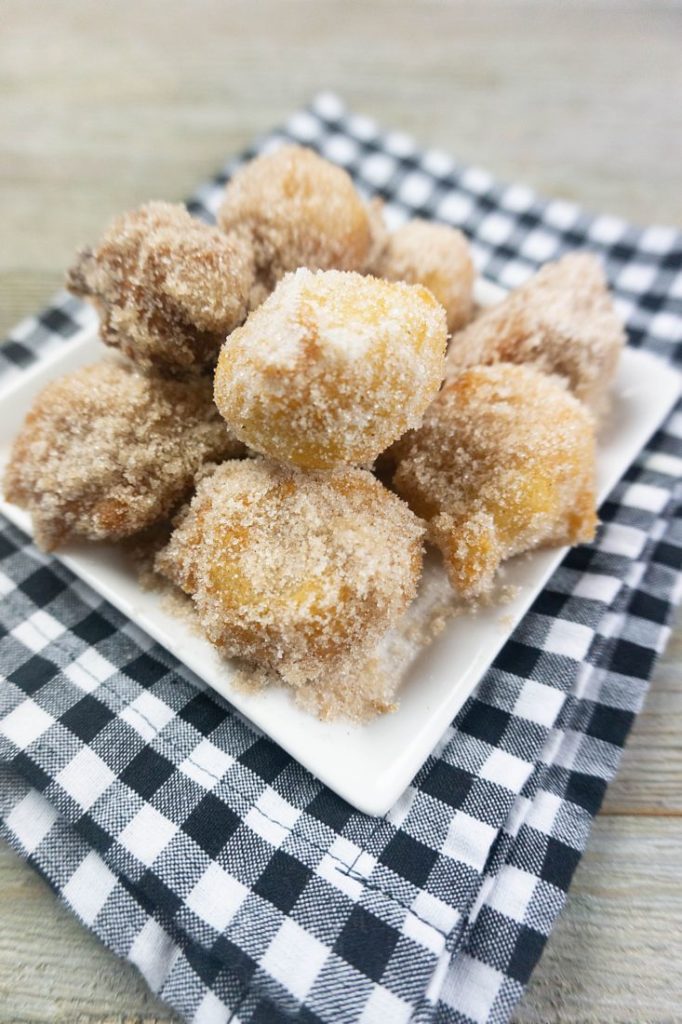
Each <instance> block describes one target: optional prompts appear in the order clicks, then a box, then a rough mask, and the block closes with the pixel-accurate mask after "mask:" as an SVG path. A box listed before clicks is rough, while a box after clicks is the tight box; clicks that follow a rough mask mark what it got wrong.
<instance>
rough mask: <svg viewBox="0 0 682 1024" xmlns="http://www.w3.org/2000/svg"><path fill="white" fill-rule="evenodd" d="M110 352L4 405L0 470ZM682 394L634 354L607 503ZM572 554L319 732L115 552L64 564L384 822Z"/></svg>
mask: <svg viewBox="0 0 682 1024" xmlns="http://www.w3.org/2000/svg"><path fill="white" fill-rule="evenodd" d="M502 294H504V293H503V292H502V291H501V290H500V289H499V288H497V287H496V286H495V285H492V284H490V283H488V282H485V281H479V282H478V285H477V296H476V297H477V299H478V301H479V302H480V303H481V304H484V305H489V304H491V303H492V302H495V301H497V300H498V299H499V298H500V296H501V295H502ZM102 351H103V346H102V344H101V342H100V341H99V340H98V338H97V333H96V329H95V328H94V327H87V328H84V329H83V330H82V331H81V332H79V333H78V334H76V335H74V337H73V338H71V339H70V340H69V341H65V342H64V345H63V347H62V348H60V349H59V351H57V352H55V353H52V354H51V355H50V356H49V357H46V358H45V359H43V360H42V361H40V362H39V364H38V365H37V366H36V367H34V368H33V369H31V370H28V371H27V372H26V373H24V374H23V375H22V377H21V379H20V380H19V382H18V383H17V384H15V385H14V386H13V387H10V388H8V389H6V390H5V391H4V392H2V394H1V395H0V423H2V437H1V438H0V470H2V469H4V466H5V464H6V461H7V458H8V455H9V448H10V445H11V442H12V439H13V437H14V435H15V434H16V433H17V431H18V430H19V428H20V426H21V423H22V421H23V418H24V415H25V413H26V411H27V409H28V407H29V404H30V402H31V401H32V399H33V397H34V395H35V394H36V393H37V392H38V391H39V390H40V389H41V388H42V387H43V386H44V385H45V384H46V383H47V382H48V381H49V380H52V379H53V378H54V377H57V376H60V375H62V374H64V373H67V372H69V371H70V370H74V369H76V368H77V367H78V366H82V365H83V364H84V363H89V362H93V361H94V360H96V359H98V358H99V357H100V356H101V355H102ZM679 392H680V378H679V377H678V375H677V374H676V373H675V372H674V371H673V370H671V369H670V368H669V367H667V366H666V365H665V364H663V363H662V362H660V361H659V360H657V359H655V358H654V357H652V356H650V355H648V354H646V353H644V352H639V351H636V350H634V349H627V350H626V351H625V353H624V355H623V358H622V360H621V365H620V370H619V373H618V378H617V381H616V385H615V399H614V403H613V410H612V414H611V416H610V418H609V421H608V423H607V424H606V425H605V427H604V429H603V430H602V434H601V437H600V445H599V457H598V480H599V496H600V500H603V499H604V498H605V497H606V496H607V494H608V493H609V491H610V490H611V489H612V488H613V486H614V485H615V484H616V483H617V481H618V480H619V479H620V477H621V476H622V475H623V473H624V472H625V470H626V469H627V467H628V466H629V465H630V463H631V462H632V461H633V459H634V458H635V457H636V455H637V454H638V452H639V451H640V449H641V448H642V447H643V445H644V444H645V443H646V441H647V440H648V439H649V437H650V436H651V434H652V433H653V432H654V430H655V429H656V427H658V426H659V424H660V423H661V422H662V421H663V419H664V418H665V416H666V414H667V413H668V411H669V410H670V409H671V407H672V405H673V404H674V402H675V400H676V398H677V396H678V394H679ZM0 510H2V512H4V514H5V515H6V516H7V517H8V519H11V520H12V522H14V523H15V524H16V525H17V526H19V527H20V528H21V529H22V530H24V531H25V532H26V533H28V534H30V533H31V521H30V517H29V516H28V515H27V514H26V513H25V512H23V511H22V510H21V509H18V508H16V507H15V506H14V505H9V504H7V503H6V502H2V503H0ZM565 553H566V549H565V548H561V549H556V548H555V549H552V550H546V551H538V552H535V553H533V554H532V555H531V556H529V557H528V556H527V557H525V558H519V559H515V560H513V561H512V562H510V563H509V564H508V567H507V572H506V576H505V581H506V582H507V583H509V584H511V585H512V587H516V588H518V590H517V593H516V596H515V597H514V599H513V600H512V601H510V602H508V603H506V604H505V605H504V606H503V607H498V608H489V609H485V610H481V611H479V612H478V613H477V614H475V615H474V614H464V615H461V616H460V617H458V618H455V619H452V620H451V621H450V622H448V624H447V625H446V628H445V630H444V631H443V632H442V633H441V635H440V636H439V637H438V639H437V640H436V641H435V642H434V643H433V644H432V645H431V646H430V647H429V648H428V649H427V650H425V651H423V652H421V653H420V654H419V656H418V657H417V658H416V659H415V661H414V662H413V664H412V665H411V667H410V668H409V669H408V672H407V674H406V677H405V680H404V683H403V685H402V686H401V689H400V692H399V695H398V696H399V699H400V707H399V709H398V711H397V712H395V713H394V714H389V715H384V716H383V717H381V718H378V719H376V720H374V721H372V722H370V723H369V724H367V725H352V724H349V723H347V722H320V721H318V720H317V719H315V718H313V717H312V716H311V715H309V714H307V713H306V712H304V711H302V710H301V709H300V708H299V707H297V705H296V704H295V703H294V701H293V700H292V698H291V696H290V695H289V693H287V691H286V690H285V689H284V688H275V687H273V688H270V689H267V690H265V691H262V692H260V693H255V694H254V693H245V692H243V691H242V690H239V689H236V688H235V687H234V686H233V685H232V682H231V677H232V674H233V669H232V667H231V665H230V662H229V661H226V660H224V659H222V658H221V657H220V656H219V655H218V654H217V652H216V651H215V650H214V648H213V647H211V645H210V644H209V643H208V642H207V641H206V640H203V639H202V638H201V637H199V636H197V635H196V634H194V633H193V632H192V631H191V628H190V627H189V625H187V624H185V623H184V622H183V620H181V619H179V618H177V617H175V616H173V615H171V614H169V613H168V612H167V611H164V609H163V607H162V598H161V597H160V596H159V595H158V594H155V593H150V592H147V591H143V590H142V589H141V588H140V586H139V584H138V582H137V578H136V575H135V572H134V571H133V569H132V568H131V566H130V565H129V564H128V563H127V562H126V561H124V559H123V558H122V556H121V554H120V552H119V551H118V550H117V548H116V547H115V546H114V545H92V546H89V545H87V544H78V545H76V544H73V545H70V546H69V547H68V548H65V549H64V551H63V552H62V553H60V554H59V556H58V557H59V558H60V559H61V561H62V562H64V564H65V565H67V566H68V567H69V569H71V570H72V571H73V572H74V573H76V574H77V575H78V576H80V577H81V578H82V579H83V580H85V582H86V583H88V584H90V586H91V587H93V588H94V589H95V590H97V591H98V592H99V593H100V594H101V595H102V596H103V597H104V598H106V599H107V600H108V601H110V602H111V603H112V604H113V605H115V606H116V607H117V608H119V609H120V610H121V611H122V612H123V613H124V614H125V615H126V616H128V618H130V619H131V620H132V621H133V622H135V623H136V624H137V625H138V626H140V627H141V628H142V629H144V630H145V631H146V632H147V633H149V634H150V635H151V636H152V637H153V638H154V639H155V640H157V641H158V642H159V643H160V644H162V645H163V646H164V647H166V648H167V649H168V650H169V651H171V652H172V653H173V654H174V655H175V656H176V657H177V658H178V659H179V660H180V661H182V662H184V664H185V665H187V666H188V668H190V669H192V670H193V671H194V672H195V673H196V674H197V675H198V676H200V677H201V678H202V679H204V680H205V681H206V682H207V683H208V684H209V685H210V686H212V687H213V689H215V690H216V691H217V692H218V693H220V694H221V695H222V696H223V697H225V698H226V699H227V700H228V701H230V703H231V704H232V705H234V707H236V708H237V709H238V710H239V711H241V712H242V714H244V715H245V716H246V717H247V718H249V719H250V720H251V721H252V722H254V723H255V725H257V726H258V727H259V728H260V729H262V730H263V732H264V733H266V734H267V735H268V736H270V737H271V738H272V739H273V740H275V741H276V742H277V743H279V744H280V745H281V746H282V747H284V749H285V750H287V751H288V752H289V753H290V754H291V755H292V757H295V758H296V759H297V760H298V761H300V763H301V764H302V765H304V766H305V767H306V768H308V769H309V770H310V771H311V772H312V773H313V774H314V775H316V776H317V777H318V778H319V779H320V780H321V781H322V782H324V783H325V784H326V785H327V786H329V787H330V788H331V789H333V790H334V791H335V792H336V793H338V794H339V795H340V796H342V797H343V798H344V799H345V800H347V801H348V802H349V803H350V804H352V805H353V806H354V807H357V808H358V809H359V810H361V811H364V812H365V813H367V814H384V813H386V811H387V810H388V809H389V808H390V807H391V806H392V805H393V803H395V801H396V800H397V798H398V797H399V796H400V794H401V793H402V792H403V790H404V789H405V787H406V786H407V785H408V784H409V782H410V780H411V779H412V778H413V777H414V775H415V774H416V773H417V771H418V770H419V768H420V767H421V766H422V764H423V763H424V761H425V760H426V758H427V757H428V755H429V754H430V752H431V750H432V749H433V748H434V746H435V745H436V743H437V742H438V740H439V739H440V737H441V736H442V735H443V733H444V732H445V730H446V729H447V727H448V725H449V724H450V723H451V722H452V720H453V718H454V716H455V715H456V714H457V712H458V711H459V709H460V708H461V706H462V704H463V703H464V701H465V700H466V698H467V697H468V696H469V695H470V694H471V692H472V691H473V689H474V688H475V686H476V684H477V683H478V681H479V679H480V678H481V677H482V675H483V674H484V672H485V671H486V669H487V668H488V666H489V665H490V663H491V662H492V660H493V658H494V657H495V655H496V654H497V652H498V651H499V650H500V648H501V647H502V646H503V644H504V643H505V641H506V640H507V639H508V638H509V636H510V635H511V633H512V632H513V630H514V628H515V626H516V625H517V623H518V622H519V620H520V619H521V618H522V617H523V615H524V614H525V612H526V611H527V609H528V608H529V606H530V605H531V604H532V602H533V600H534V599H535V597H536V596H537V595H538V594H539V593H540V591H541V590H542V588H543V586H544V584H545V582H546V581H547V579H548V578H549V577H550V576H551V574H552V572H553V571H554V569H555V568H556V567H557V566H558V565H559V563H560V562H561V560H562V558H563V557H564V555H565Z"/></svg>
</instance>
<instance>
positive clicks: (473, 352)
mask: <svg viewBox="0 0 682 1024" xmlns="http://www.w3.org/2000/svg"><path fill="white" fill-rule="evenodd" d="M624 341H625V335H624V332H623V325H622V323H621V321H620V319H619V317H618V315H617V313H616V311H615V309H614V307H613V302H612V300H611V297H610V295H609V292H608V289H607V284H606V279H605V277H604V272H603V270H602V268H601V264H600V263H599V260H598V259H597V258H596V257H595V256H592V255H590V254H589V253H584V252H575V253H569V254H568V255H567V256H564V257H563V258H562V259H560V260H559V261H558V262H556V263H547V264H546V265H545V266H544V267H543V268H542V269H541V270H540V271H539V272H538V273H537V274H535V276H534V277H532V278H531V279H530V280H529V281H528V282H527V283H526V284H524V285H522V286H521V287H520V288H517V289H516V290H515V291H513V292H512V293H511V294H510V295H509V296H508V297H507V298H506V299H503V301H502V302H500V303H498V304H497V305H495V306H492V307H490V308H489V309H486V310H484V311H483V312H482V313H481V315H480V316H478V317H477V318H476V320H474V322H473V323H472V324H470V326H469V327H466V328H465V329H464V330H463V331H460V332H459V333H458V334H456V335H455V336H454V337H453V339H452V341H451V342H450V348H449V350H448V358H447V369H446V376H447V377H448V378H451V377H453V376H456V375H457V374H458V373H459V372H460V371H461V370H462V369H463V368H464V367H465V366H474V365H478V364H482V363H496V362H510V363H529V364H532V365H533V366H536V367H537V368H538V369H539V370H543V371H544V372H545V373H554V374H558V375H559V376H560V377H563V378H564V379H565V380H566V381H567V383H568V386H569V388H570V389H571V391H572V392H573V393H574V394H575V395H576V396H577V397H578V398H579V399H580V400H581V401H583V402H585V403H586V405H589V406H590V408H591V409H592V411H593V412H594V413H595V415H602V414H603V413H604V412H605V410H606V409H607V408H608V392H609V388H610V386H611V384H612V382H613V378H614V376H615V373H616V368H617V366H618V359H619V356H620V353H621V349H622V347H623V344H624Z"/></svg>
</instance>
